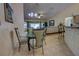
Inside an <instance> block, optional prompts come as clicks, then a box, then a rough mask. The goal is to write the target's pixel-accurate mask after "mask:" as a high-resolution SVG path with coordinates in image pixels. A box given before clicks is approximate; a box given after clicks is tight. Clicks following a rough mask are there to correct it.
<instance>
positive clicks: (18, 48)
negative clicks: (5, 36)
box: [18, 43, 21, 51]
mask: <svg viewBox="0 0 79 59" xmlns="http://www.w3.org/2000/svg"><path fill="white" fill-rule="evenodd" d="M20 48H21V44H20V43H19V47H18V51H20Z"/></svg>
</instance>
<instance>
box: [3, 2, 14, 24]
mask: <svg viewBox="0 0 79 59" xmlns="http://www.w3.org/2000/svg"><path fill="white" fill-rule="evenodd" d="M4 13H5V21H7V22H10V23H13V18H12V14H13V10H12V8H11V6H10V5H9V4H8V3H4Z"/></svg>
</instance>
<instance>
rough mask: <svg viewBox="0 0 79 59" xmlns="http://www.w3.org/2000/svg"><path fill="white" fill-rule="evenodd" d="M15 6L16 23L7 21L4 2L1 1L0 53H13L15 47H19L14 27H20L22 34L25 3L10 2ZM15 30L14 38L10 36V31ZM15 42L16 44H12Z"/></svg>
mask: <svg viewBox="0 0 79 59" xmlns="http://www.w3.org/2000/svg"><path fill="white" fill-rule="evenodd" d="M10 5H11V7H12V8H13V11H14V14H13V21H14V24H12V23H9V22H6V21H5V14H4V4H1V3H0V22H1V25H0V55H13V47H17V37H16V34H15V31H14V27H15V26H16V25H17V26H18V27H19V31H20V34H22V33H23V31H24V29H23V22H24V16H23V4H10ZM11 31H13V38H11V36H10V32H11ZM12 40H13V42H14V46H13V44H12Z"/></svg>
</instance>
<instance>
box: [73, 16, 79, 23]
mask: <svg viewBox="0 0 79 59" xmlns="http://www.w3.org/2000/svg"><path fill="white" fill-rule="evenodd" d="M73 18H74V19H73V21H74V23H76V24H79V15H75V16H73Z"/></svg>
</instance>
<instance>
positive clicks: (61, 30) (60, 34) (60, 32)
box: [58, 23, 65, 39]
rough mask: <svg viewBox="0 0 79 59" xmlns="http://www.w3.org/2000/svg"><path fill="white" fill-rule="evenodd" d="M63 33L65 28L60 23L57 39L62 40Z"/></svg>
mask: <svg viewBox="0 0 79 59" xmlns="http://www.w3.org/2000/svg"><path fill="white" fill-rule="evenodd" d="M64 32H65V27H64V25H63V24H62V23H60V24H59V25H58V33H59V35H58V39H64Z"/></svg>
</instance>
